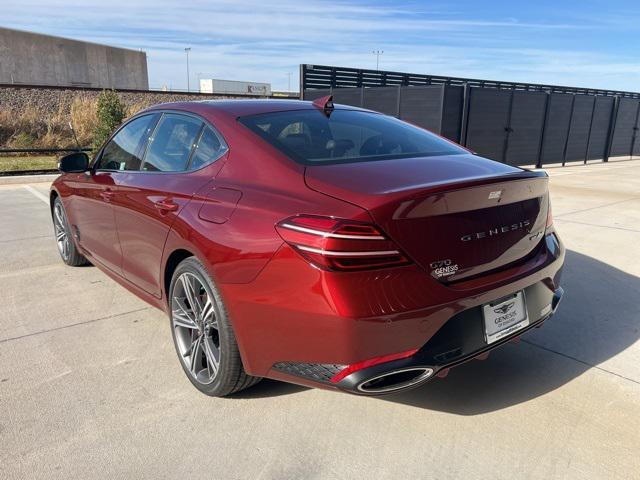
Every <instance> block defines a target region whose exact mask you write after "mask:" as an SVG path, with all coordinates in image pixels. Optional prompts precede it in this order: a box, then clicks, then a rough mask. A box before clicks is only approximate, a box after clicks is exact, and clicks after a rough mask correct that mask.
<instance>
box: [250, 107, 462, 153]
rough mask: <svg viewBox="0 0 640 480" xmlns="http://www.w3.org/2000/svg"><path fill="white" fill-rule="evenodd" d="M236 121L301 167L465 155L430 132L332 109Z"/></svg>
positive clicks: (392, 120) (372, 115)
mask: <svg viewBox="0 0 640 480" xmlns="http://www.w3.org/2000/svg"><path fill="white" fill-rule="evenodd" d="M239 121H240V122H241V123H242V124H244V125H245V126H247V127H248V128H249V129H250V130H252V131H253V132H254V133H256V134H257V135H259V136H260V137H262V138H263V139H265V140H266V141H267V142H269V143H270V144H271V145H273V146H274V147H276V148H277V149H279V150H280V151H282V152H283V153H285V154H286V155H288V156H289V157H291V158H292V159H294V160H296V161H297V162H299V163H303V164H306V165H322V164H328V163H348V162H363V161H373V160H389V159H393V158H407V157H429V156H434V155H454V154H462V153H468V152H467V151H466V150H464V149H463V148H462V147H459V146H457V145H455V144H453V143H451V142H448V141H446V140H444V139H442V138H440V137H438V136H437V135H434V134H433V133H430V132H427V131H426V130H423V129H421V128H418V127H415V126H413V125H411V124H409V123H406V122H403V121H401V120H398V119H396V118H393V117H389V116H386V115H381V114H377V113H371V112H362V111H357V110H340V109H336V110H334V111H333V112H331V114H330V115H329V116H327V115H325V113H324V112H322V111H321V110H319V109H312V110H311V109H310V110H294V111H286V112H273V113H264V114H259V115H252V116H247V117H241V118H240V119H239Z"/></svg>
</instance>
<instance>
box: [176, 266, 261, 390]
mask: <svg viewBox="0 0 640 480" xmlns="http://www.w3.org/2000/svg"><path fill="white" fill-rule="evenodd" d="M169 310H170V314H169V319H170V325H171V335H172V337H173V343H174V345H175V348H176V352H177V354H178V359H179V360H180V365H182V369H183V370H184V372H185V374H186V375H187V378H188V379H189V381H190V382H191V383H192V384H193V385H194V386H195V387H196V388H197V389H198V390H200V391H201V392H202V393H204V394H205V395H209V396H212V397H223V396H225V395H231V394H232V393H235V392H239V391H240V390H244V389H245V388H249V387H251V386H253V385H255V384H256V383H258V382H259V381H260V380H261V378H259V377H253V376H251V375H248V374H247V373H246V372H245V371H244V367H243V365H242V359H241V358H240V351H239V350H238V344H237V342H236V337H235V334H234V332H233V328H232V326H231V323H230V321H229V315H228V313H227V310H226V309H225V307H224V303H223V302H222V298H221V296H220V293H219V292H218V289H217V288H216V287H215V285H214V283H213V281H212V280H211V278H210V277H209V275H208V273H207V271H206V269H205V268H204V266H203V265H202V263H200V261H199V260H198V259H196V258H195V257H189V258H187V259H185V260H183V261H182V262H180V264H179V265H178V267H177V268H176V270H175V272H173V276H172V278H171V285H170V288H169Z"/></svg>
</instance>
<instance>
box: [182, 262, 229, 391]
mask: <svg viewBox="0 0 640 480" xmlns="http://www.w3.org/2000/svg"><path fill="white" fill-rule="evenodd" d="M217 319H218V316H217V305H216V303H215V299H214V298H213V294H212V293H211V291H210V289H209V287H208V286H207V285H206V282H205V281H204V280H202V279H200V278H199V277H198V276H197V275H195V274H193V273H190V272H185V273H183V274H182V275H180V276H179V277H178V278H177V279H176V283H175V285H174V287H173V294H172V298H171V325H172V327H173V329H174V333H175V339H176V345H177V347H178V353H179V355H180V359H181V361H182V362H183V364H184V365H185V367H186V369H187V370H188V372H189V374H190V375H191V377H192V378H193V379H194V380H196V381H197V382H198V383H201V384H203V385H208V384H210V383H212V382H213V381H214V380H215V379H216V376H217V374H218V370H219V368H220V353H221V349H220V334H219V330H218V321H217Z"/></svg>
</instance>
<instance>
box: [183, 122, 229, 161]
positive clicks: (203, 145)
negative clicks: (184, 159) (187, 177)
mask: <svg viewBox="0 0 640 480" xmlns="http://www.w3.org/2000/svg"><path fill="white" fill-rule="evenodd" d="M226 151H227V145H226V144H225V143H224V140H222V138H220V137H219V136H218V135H216V133H215V132H214V131H213V130H211V129H210V128H209V127H205V128H204V130H203V131H202V135H201V136H200V140H198V145H196V149H195V150H194V151H193V156H192V157H191V164H190V165H189V168H190V169H191V170H196V169H198V168H200V167H203V166H204V165H206V164H207V163H211V162H213V161H215V160H217V159H218V158H220V157H221V156H222V155H223V154H224V153H225V152H226Z"/></svg>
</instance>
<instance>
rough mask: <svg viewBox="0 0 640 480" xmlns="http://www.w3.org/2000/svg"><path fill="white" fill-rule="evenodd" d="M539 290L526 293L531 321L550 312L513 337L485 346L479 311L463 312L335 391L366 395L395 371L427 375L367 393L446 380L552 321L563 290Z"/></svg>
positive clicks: (353, 377) (349, 378)
mask: <svg viewBox="0 0 640 480" xmlns="http://www.w3.org/2000/svg"><path fill="white" fill-rule="evenodd" d="M542 289H546V287H544V286H541V285H540V284H535V285H532V286H531V287H529V288H527V289H525V295H526V297H527V310H528V314H529V316H530V318H531V315H535V314H536V312H537V311H538V308H539V307H540V306H541V304H545V307H543V308H546V305H550V310H549V312H548V313H546V314H544V315H541V316H540V317H539V318H537V319H536V320H532V321H531V323H530V324H529V325H528V326H527V327H525V328H524V329H521V330H518V331H517V332H515V333H513V334H512V335H509V336H507V337H504V338H502V339H500V340H498V341H496V342H494V343H492V344H490V345H487V344H486V342H485V340H484V334H483V333H482V326H483V323H482V312H481V310H480V307H476V308H472V309H469V310H465V311H464V312H462V313H461V314H458V315H456V316H455V317H453V318H452V319H451V320H450V321H449V322H447V325H446V326H445V327H444V328H443V329H442V330H441V331H440V332H438V334H436V335H435V336H434V337H433V338H432V339H431V340H430V341H429V342H427V344H426V345H424V346H423V347H422V348H421V349H420V350H418V352H416V353H415V354H414V355H412V356H410V357H407V358H403V359H401V360H395V361H392V362H386V363H383V364H379V365H376V366H374V367H371V368H366V369H363V370H359V371H357V372H354V373H352V374H351V375H349V376H347V377H345V378H344V379H343V380H341V381H340V382H339V383H337V384H336V387H337V388H339V389H341V390H346V391H349V392H352V393H358V394H367V393H368V392H366V391H363V390H362V389H361V388H360V387H361V386H362V385H363V384H366V383H367V382H369V381H370V379H375V378H379V377H381V376H383V375H386V374H389V373H393V372H396V371H408V370H412V369H416V371H419V370H420V369H422V370H423V371H425V372H428V375H421V376H419V377H418V379H417V380H416V381H411V380H409V381H408V382H409V383H410V384H408V385H399V386H397V388H395V387H394V388H390V389H388V391H386V392H385V391H380V392H375V393H373V392H372V393H369V394H377V395H379V394H383V393H391V392H395V391H398V390H401V389H405V388H409V387H416V386H419V385H422V384H424V383H426V382H428V381H429V380H430V379H432V378H433V377H435V376H438V375H441V376H445V375H446V374H447V373H448V370H449V369H450V368H453V367H455V366H458V365H460V364H462V363H465V362H467V361H469V360H472V359H474V358H482V357H484V356H485V355H486V354H488V352H490V351H491V350H493V349H495V348H497V347H499V346H501V345H504V344H505V343H508V342H510V341H513V340H514V339H516V338H519V337H520V336H522V334H523V333H525V332H527V331H529V330H531V329H532V328H537V327H540V326H541V325H542V324H543V323H544V322H545V321H546V320H548V319H549V318H551V317H552V316H553V314H554V313H555V312H556V310H557V308H558V305H559V304H560V302H561V300H562V296H563V295H564V290H563V289H562V287H558V289H556V291H555V292H553V293H552V294H551V295H549V294H547V293H546V292H544V290H542Z"/></svg>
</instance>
